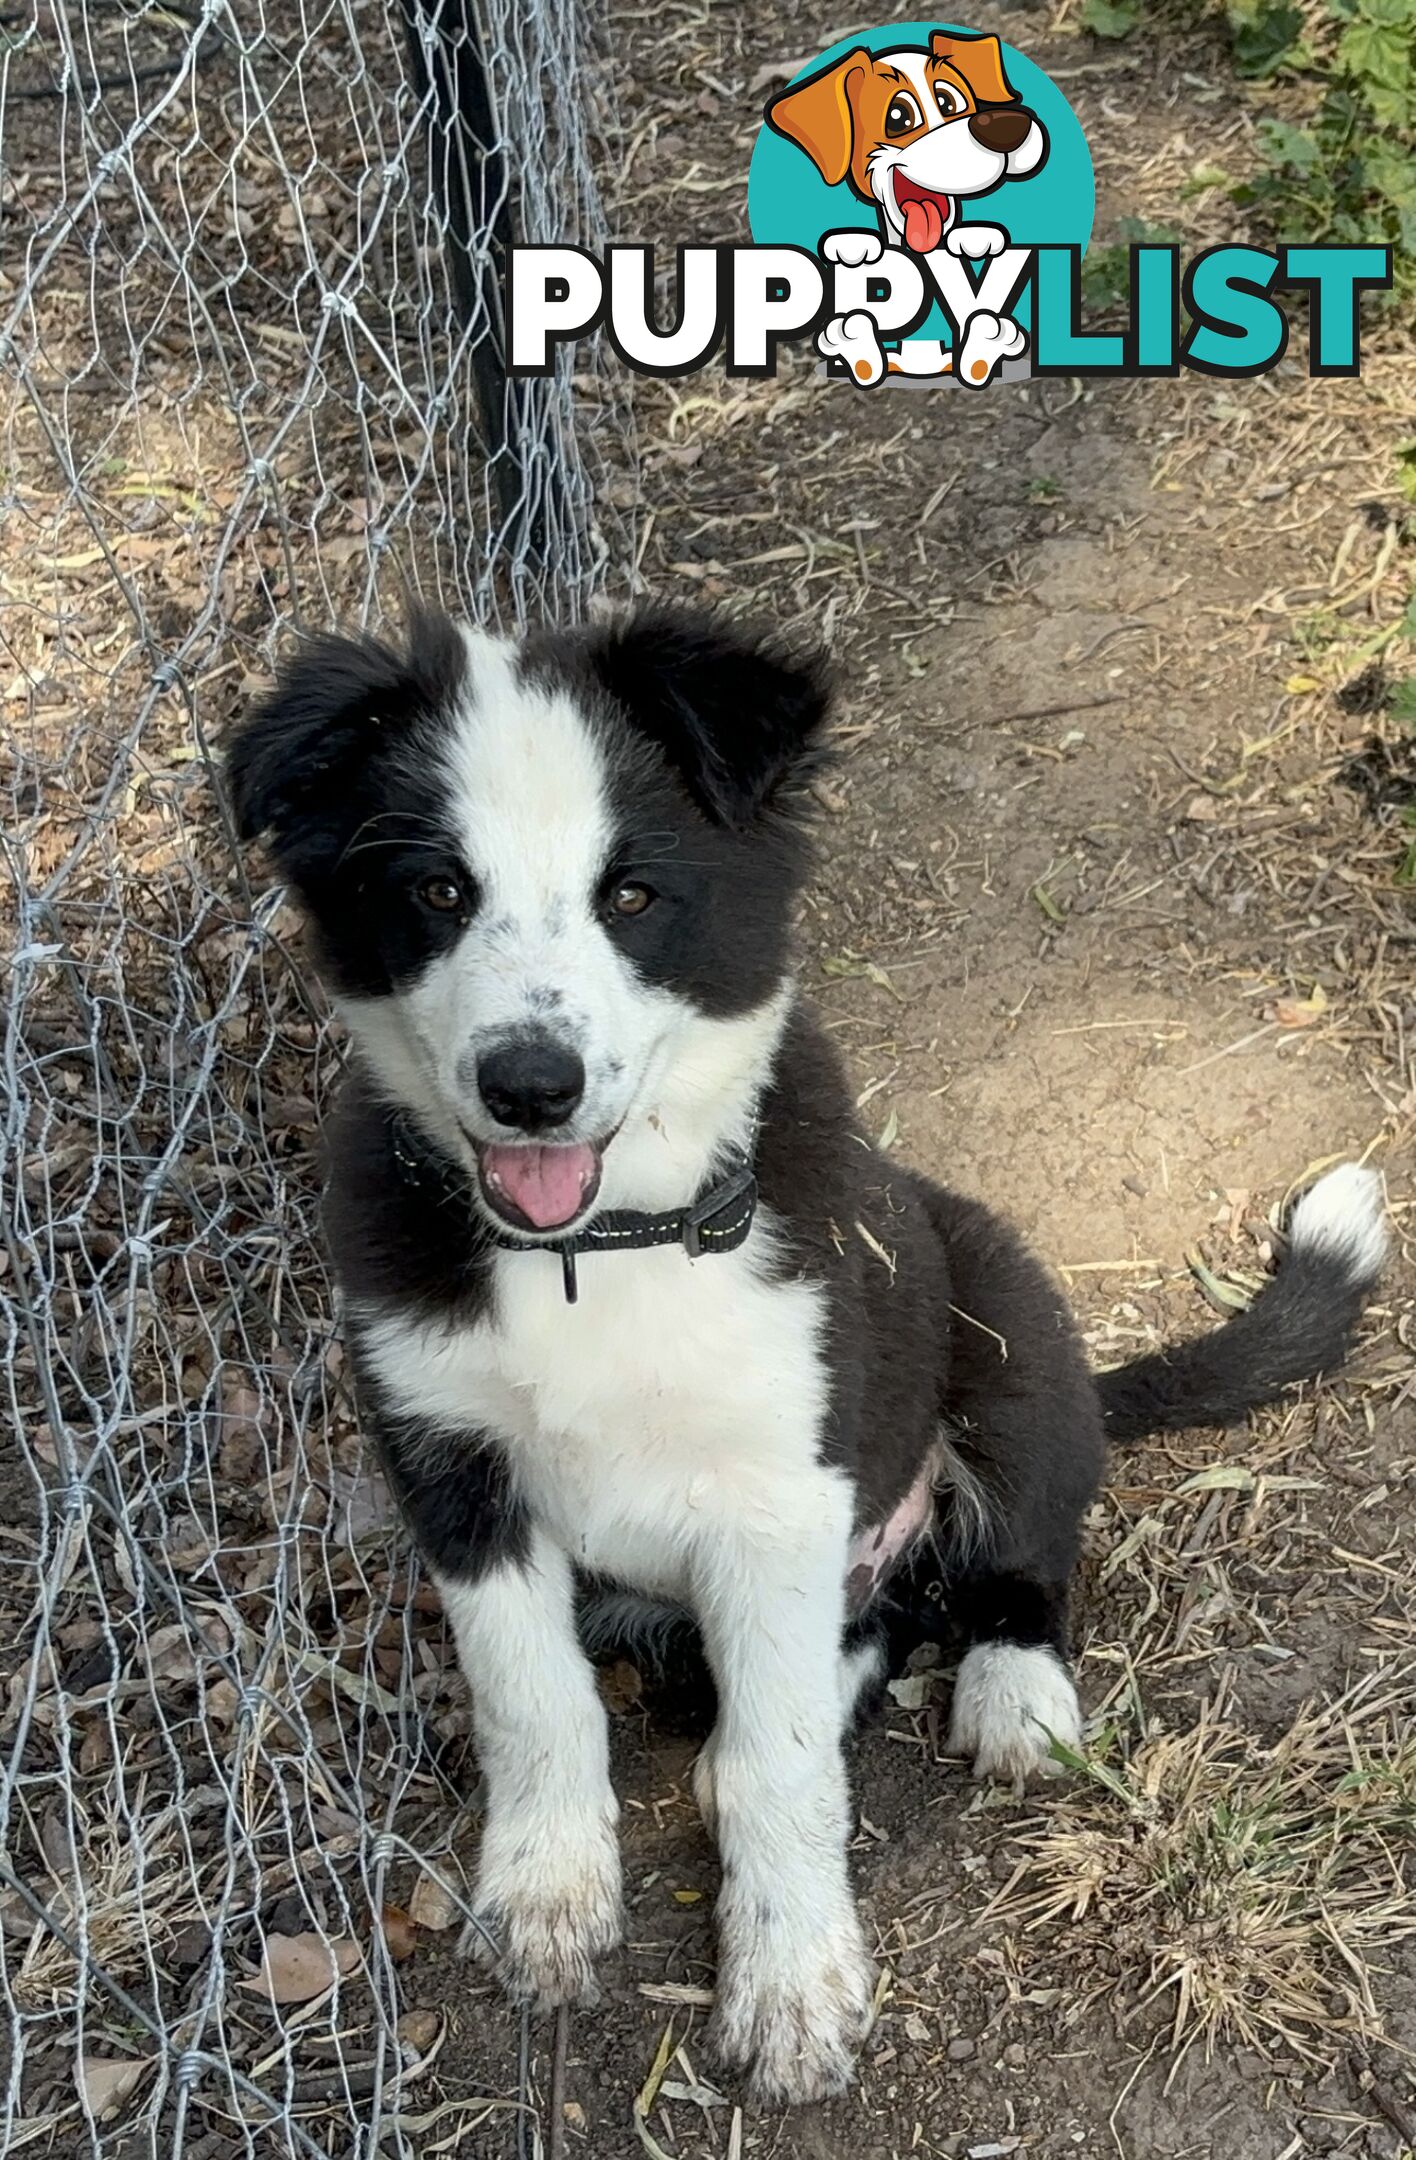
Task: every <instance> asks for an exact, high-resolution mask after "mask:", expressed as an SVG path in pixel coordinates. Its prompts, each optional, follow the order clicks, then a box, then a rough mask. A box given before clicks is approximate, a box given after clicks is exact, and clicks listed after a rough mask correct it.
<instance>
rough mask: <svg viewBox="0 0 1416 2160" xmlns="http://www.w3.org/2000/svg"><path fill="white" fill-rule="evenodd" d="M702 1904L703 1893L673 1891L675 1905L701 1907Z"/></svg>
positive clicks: (696, 1891) (697, 1891) (699, 1891)
mask: <svg viewBox="0 0 1416 2160" xmlns="http://www.w3.org/2000/svg"><path fill="white" fill-rule="evenodd" d="M702 1902H703V1892H702V1891H701V1890H675V1892H674V1903H675V1905H701V1904H702Z"/></svg>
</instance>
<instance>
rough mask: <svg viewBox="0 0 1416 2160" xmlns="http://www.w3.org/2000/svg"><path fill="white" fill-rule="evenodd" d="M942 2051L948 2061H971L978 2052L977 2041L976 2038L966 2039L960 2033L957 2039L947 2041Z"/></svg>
mask: <svg viewBox="0 0 1416 2160" xmlns="http://www.w3.org/2000/svg"><path fill="white" fill-rule="evenodd" d="M944 2052H945V2054H946V2055H947V2056H948V2058H949V2060H950V2062H971V2061H972V2060H973V2058H974V2056H975V2055H977V2053H978V2042H977V2041H976V2040H966V2039H965V2038H964V2037H963V2035H962V2034H960V2036H959V2038H958V2039H957V2040H951V2041H950V2042H949V2045H948V2047H947V2048H945V2050H944Z"/></svg>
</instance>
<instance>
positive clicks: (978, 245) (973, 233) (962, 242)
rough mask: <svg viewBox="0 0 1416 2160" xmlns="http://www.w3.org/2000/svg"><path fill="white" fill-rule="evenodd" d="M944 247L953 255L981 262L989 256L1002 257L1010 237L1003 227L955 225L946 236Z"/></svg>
mask: <svg viewBox="0 0 1416 2160" xmlns="http://www.w3.org/2000/svg"><path fill="white" fill-rule="evenodd" d="M944 245H945V247H946V248H947V249H948V250H949V253H950V254H951V255H958V256H960V257H967V258H968V260H969V261H970V262H981V261H982V260H983V259H984V258H985V257H987V256H990V255H1001V254H1002V253H1003V250H1004V248H1005V247H1007V245H1008V235H1007V234H1006V233H1005V232H1004V230H1003V228H1002V226H1001V225H953V226H951V227H950V228H949V231H948V232H946V233H945V235H944Z"/></svg>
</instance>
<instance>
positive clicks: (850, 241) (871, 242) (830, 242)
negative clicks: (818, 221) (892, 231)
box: [821, 231, 885, 270]
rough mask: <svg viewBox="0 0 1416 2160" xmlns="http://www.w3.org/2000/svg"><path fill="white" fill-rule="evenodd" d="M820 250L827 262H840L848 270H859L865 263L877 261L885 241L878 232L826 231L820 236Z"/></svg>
mask: <svg viewBox="0 0 1416 2160" xmlns="http://www.w3.org/2000/svg"><path fill="white" fill-rule="evenodd" d="M821 252H822V254H823V255H824V256H825V258H826V260H827V262H833V263H842V264H844V265H845V267H846V268H847V269H849V270H859V269H861V268H862V267H863V266H864V265H865V264H866V263H876V262H879V260H880V258H881V256H882V255H883V254H884V252H885V243H884V241H883V240H882V239H881V237H880V235H879V233H873V232H855V231H847V232H828V233H823V234H822V236H821Z"/></svg>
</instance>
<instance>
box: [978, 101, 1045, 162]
mask: <svg viewBox="0 0 1416 2160" xmlns="http://www.w3.org/2000/svg"><path fill="white" fill-rule="evenodd" d="M1031 126H1032V114H1031V113H1030V112H1022V111H1020V110H1019V109H1018V108H1017V107H1016V106H1006V107H1003V108H1002V109H1000V108H998V107H994V109H993V110H992V111H991V112H990V111H984V112H976V113H970V114H969V133H970V135H972V136H973V137H974V139H975V140H976V141H977V142H981V143H982V144H983V147H984V149H985V150H997V151H999V152H1000V153H1001V154H1002V155H1003V156H1004V157H1006V156H1007V155H1008V152H1009V151H1010V150H1016V149H1017V148H1018V146H1019V144H1020V143H1021V142H1022V141H1023V138H1024V137H1025V135H1026V134H1027V132H1028V129H1029V128H1030V127H1031Z"/></svg>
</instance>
